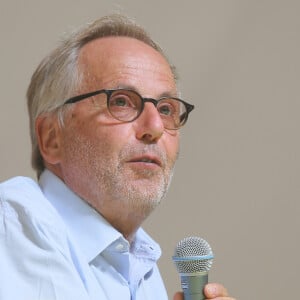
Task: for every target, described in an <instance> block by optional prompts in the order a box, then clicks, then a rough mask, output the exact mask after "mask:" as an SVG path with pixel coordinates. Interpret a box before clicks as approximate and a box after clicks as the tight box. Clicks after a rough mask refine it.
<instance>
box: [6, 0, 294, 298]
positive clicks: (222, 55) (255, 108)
mask: <svg viewBox="0 0 300 300" xmlns="http://www.w3.org/2000/svg"><path fill="white" fill-rule="evenodd" d="M299 10H300V2H298V1H289V0H287V1H275V0H274V1H272V0H270V1H264V0H260V1H253V0H251V1H250V0H249V1H242V0H236V1H234V0H227V1H213V0H207V1H201V0H200V1H199V0H195V1H171V0H168V1H162V0H160V1H157V0H151V1H141V0H133V1H130V0H124V1H121V0H119V1H117V0H114V1H108V0H106V1H104V0H102V1H100V0H97V1H96V0H90V1H86V0H82V1H74V0H72V1H71V0H51V1H41V0H36V1H34V0H27V1H21V0H19V1H14V0H11V1H9V0H6V1H5V0H2V1H1V3H0V16H1V17H0V33H1V50H0V51H1V55H0V66H1V68H0V82H1V109H0V137H1V156H0V180H4V179H7V178H9V177H11V176H15V175H25V176H31V177H33V178H34V177H35V174H34V172H33V171H32V170H31V167H30V150H31V149H30V142H29V130H28V118H27V111H26V101H25V93H26V88H27V86H28V83H29V80H30V77H31V74H32V73H33V71H34V69H35V68H36V67H37V64H38V63H39V62H40V60H41V59H42V58H43V57H44V56H45V55H46V54H47V53H48V52H49V51H50V49H52V48H54V47H55V46H56V44H57V41H58V40H59V39H60V37H61V36H62V35H63V33H64V32H65V31H70V30H71V29H72V28H74V27H75V28H76V27H78V26H80V25H81V24H82V23H86V22H87V21H91V20H93V19H95V18H98V17H100V16H103V15H105V14H107V13H111V12H124V13H126V14H128V15H129V16H131V17H134V18H135V19H136V20H137V21H138V23H140V24H141V25H143V26H144V27H146V28H147V30H148V32H149V33H150V34H152V36H153V37H154V39H155V40H157V41H158V42H159V43H160V44H161V45H162V47H163V48H164V49H165V50H166V52H167V54H168V56H169V58H170V59H171V61H172V62H173V63H174V64H175V65H176V66H177V68H178V71H179V74H180V87H181V90H182V94H183V98H184V99H186V100H187V101H189V102H191V103H193V104H195V105H196V109H195V110H194V111H193V113H192V114H191V116H190V120H189V122H188V124H187V125H186V127H185V128H184V129H183V130H182V147H181V155H180V159H179V161H178V164H177V168H176V172H175V176H174V179H173V184H172V186H171V189H170V192H169V194H168V196H167V198H166V199H164V201H163V203H162V204H161V206H160V207H159V208H158V209H157V210H156V211H155V212H154V213H153V215H152V216H151V217H150V218H149V219H148V220H147V221H146V224H145V227H146V229H147V230H148V231H149V232H150V234H151V235H152V236H153V237H154V238H155V239H156V240H157V241H158V242H159V243H160V244H161V247H162V249H163V256H162V258H161V260H160V267H161V271H162V274H163V277H164V278H165V283H166V286H167V289H168V291H169V295H170V298H171V297H172V296H173V293H174V292H175V291H176V290H179V289H180V284H179V278H178V275H177V272H176V270H175V267H174V266H173V263H172V261H171V256H172V252H173V249H174V247H175V245H176V244H177V242H178V241H179V240H181V239H182V238H184V237H186V236H190V235H197V236H201V237H203V238H205V239H206V240H207V241H208V242H209V243H210V244H211V246H212V248H213V250H214V253H215V256H216V259H215V261H214V265H213V267H212V270H211V273H210V279H211V280H212V281H217V282H221V283H224V285H225V286H226V287H227V288H228V289H229V291H230V293H231V294H232V295H234V296H235V297H236V298H239V299H243V300H250V299H251V300H252V299H273V300H275V299H278V300H281V299H292V298H293V299H295V298H297V296H298V297H299V295H297V294H299V293H298V287H297V284H298V277H299V276H298V270H299V269H300V268H299V267H300V264H299V258H298V256H299V252H300V251H299V250H300V249H299V248H300V247H299V225H300V221H299V210H300V204H299V196H300V185H299V175H300V159H299V153H300V142H299V131H300V126H299V125H300V124H299V123H300V122H299V111H300V102H299V75H300V62H299V52H300V51H299V50H300V34H299V31H300V18H299ZM0 271H1V270H0ZM0 288H1V283H0Z"/></svg>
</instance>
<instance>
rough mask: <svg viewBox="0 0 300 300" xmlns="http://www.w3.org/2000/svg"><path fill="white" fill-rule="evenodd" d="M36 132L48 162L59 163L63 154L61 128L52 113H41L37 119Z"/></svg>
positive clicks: (45, 159)
mask: <svg viewBox="0 0 300 300" xmlns="http://www.w3.org/2000/svg"><path fill="white" fill-rule="evenodd" d="M35 132H36V136H37V141H38V146H39V149H40V152H41V155H42V157H43V159H44V161H45V162H46V163H49V164H52V165H54V164H57V163H58V162H59V161H60V154H61V147H60V146H61V139H60V137H61V128H60V126H59V123H58V120H57V118H56V117H55V116H52V115H41V116H39V117H38V118H37V119H36V122H35Z"/></svg>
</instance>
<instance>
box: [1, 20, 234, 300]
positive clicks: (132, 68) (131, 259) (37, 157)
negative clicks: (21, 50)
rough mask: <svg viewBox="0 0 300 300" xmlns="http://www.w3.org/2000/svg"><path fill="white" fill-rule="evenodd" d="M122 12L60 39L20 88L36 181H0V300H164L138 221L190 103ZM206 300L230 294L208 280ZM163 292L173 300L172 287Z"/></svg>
mask: <svg viewBox="0 0 300 300" xmlns="http://www.w3.org/2000/svg"><path fill="white" fill-rule="evenodd" d="M178 94H179V92H178V90H177V87H176V80H175V71H174V69H173V68H172V67H171V66H170V64H169V63H168V61H167V59H166V57H165V56H164V54H163V52H162V51H161V49H160V48H159V47H158V46H157V45H156V44H155V43H154V42H153V41H152V40H151V38H150V37H149V36H148V35H147V34H146V33H145V32H144V30H143V29H141V28H140V27H138V26H137V25H136V24H134V23H133V22H132V21H130V20H129V19H127V18H125V17H122V16H119V15H113V16H108V17H104V18H102V19H100V20H97V21H96V22H94V23H93V24H91V25H89V26H87V27H86V28H83V29H81V30H80V31H78V32H76V33H74V34H73V35H72V36H70V37H69V38H68V39H66V40H65V41H64V42H63V43H62V44H61V45H60V46H59V47H58V48H57V49H55V50H54V51H53V52H52V53H50V55H49V56H47V57H46V58H45V59H44V60H43V61H42V62H41V64H40V65H39V67H38V68H37V70H36V71H35V73H34V75H33V77H32V80H31V83H30V86H29V88H28V93H27V98H28V109H29V116H30V129H31V139H32V147H33V156H32V164H33V167H34V168H35V169H36V171H37V175H38V179H39V182H38V184H37V183H35V182H34V181H32V180H31V179H28V178H22V177H17V178H13V179H11V180H9V181H7V182H5V183H3V184H2V185H1V187H0V199H1V202H0V204H1V219H0V220H1V222H0V226H1V228H0V239H1V243H0V256H1V263H0V270H1V271H0V282H1V283H0V285H1V288H0V299H1V300H2V299H6V300H8V299H9V300H10V299H25V300H27V299H28V300H37V299H39V300H52V299H62V300H66V299H78V300H84V299H118V300H119V299H144V300H145V299H155V300H156V299H167V295H166V292H165V288H164V285H163V283H162V280H161V277H160V274H159V271H158V269H157V265H156V261H157V260H158V258H159V256H160V248H159V246H158V245H157V244H156V243H155V242H154V241H153V240H152V239H151V238H150V237H149V236H148V235H147V234H146V233H145V232H144V231H143V230H142V229H141V227H140V226H141V224H142V222H143V221H144V220H145V218H146V217H147V216H148V215H149V214H150V213H151V212H152V210H153V209H154V208H155V207H156V206H157V205H158V204H159V202H160V200H161V199H162V198H163V196H164V195H165V193H166V191H167V189H168V186H169V183H170V180H171V177H172V173H173V167H174V163H175V161H176V158H177V155H178V147H179V131H178V129H179V128H180V127H181V126H182V125H184V123H185V122H186V120H187V117H188V114H189V112H190V111H191V110H192V109H193V106H192V105H191V104H188V103H186V102H184V101H183V100H180V99H179V98H178ZM205 291H206V296H207V298H217V297H223V298H217V299H231V298H229V297H227V293H226V290H225V289H224V288H223V287H222V286H220V285H217V284H210V285H207V286H206V290H205ZM174 299H183V296H182V293H177V294H176V295H175V296H174Z"/></svg>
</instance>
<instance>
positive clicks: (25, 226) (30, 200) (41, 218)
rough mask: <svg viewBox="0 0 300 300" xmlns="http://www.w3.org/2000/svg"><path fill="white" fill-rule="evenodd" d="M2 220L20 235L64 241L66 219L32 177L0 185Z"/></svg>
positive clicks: (7, 227)
mask: <svg viewBox="0 0 300 300" xmlns="http://www.w3.org/2000/svg"><path fill="white" fill-rule="evenodd" d="M0 221H2V224H5V229H6V230H9V227H11V228H14V230H15V231H18V232H19V233H20V234H22V233H30V236H32V235H34V236H37V235H38V236H39V237H40V238H43V237H44V238H47V239H55V240H56V242H59V241H60V242H62V241H63V240H64V239H65V238H64V237H63V235H64V234H66V232H65V231H66V230H65V225H64V222H63V220H62V219H61V217H60V216H59V214H58V213H57V212H56V210H55V209H54V207H53V206H52V205H51V204H50V202H49V201H48V200H47V199H46V197H45V196H44V194H43V192H42V190H41V188H40V186H39V185H38V183H37V182H36V181H35V180H33V179H31V178H29V177H21V176H19V177H14V178H11V179H9V180H7V181H4V182H2V183H0ZM1 227H2V226H1ZM0 230H1V228H0ZM2 230H3V227H2ZM16 236H17V235H16ZM27 237H29V235H27Z"/></svg>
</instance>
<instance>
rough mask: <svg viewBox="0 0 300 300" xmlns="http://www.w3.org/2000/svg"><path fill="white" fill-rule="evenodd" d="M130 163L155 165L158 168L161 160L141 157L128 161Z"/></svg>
mask: <svg viewBox="0 0 300 300" xmlns="http://www.w3.org/2000/svg"><path fill="white" fill-rule="evenodd" d="M130 162H132V163H145V164H155V165H158V166H159V167H161V166H162V163H161V160H160V159H159V158H157V157H151V156H142V157H135V158H133V159H131V160H130Z"/></svg>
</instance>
